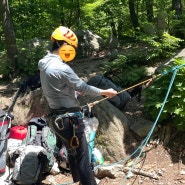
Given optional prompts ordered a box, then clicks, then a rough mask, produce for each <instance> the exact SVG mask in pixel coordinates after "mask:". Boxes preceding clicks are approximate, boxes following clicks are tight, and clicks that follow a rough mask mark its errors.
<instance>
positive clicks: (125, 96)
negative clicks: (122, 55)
mask: <svg viewBox="0 0 185 185" xmlns="http://www.w3.org/2000/svg"><path fill="white" fill-rule="evenodd" d="M87 84H88V85H92V86H95V87H98V88H101V89H110V88H112V89H114V90H116V91H118V92H119V91H121V90H123V89H122V88H121V87H120V86H118V85H116V84H115V83H114V82H113V81H112V80H111V79H110V78H107V77H106V76H104V75H97V76H94V77H92V78H90V79H89V81H88V82H87ZM130 100H131V96H130V94H129V93H128V92H127V91H124V92H122V93H120V94H118V95H117V96H114V97H112V98H109V99H108V101H109V102H110V103H112V104H113V105H114V106H115V107H117V108H119V109H124V107H125V105H126V104H127V103H128V102H129V101H130Z"/></svg>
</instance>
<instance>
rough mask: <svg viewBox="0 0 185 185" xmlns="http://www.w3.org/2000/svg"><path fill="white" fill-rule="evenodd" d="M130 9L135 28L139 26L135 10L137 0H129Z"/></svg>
mask: <svg viewBox="0 0 185 185" xmlns="http://www.w3.org/2000/svg"><path fill="white" fill-rule="evenodd" d="M129 11H130V18H131V22H132V25H133V27H134V29H135V30H137V28H138V27H139V22H138V16H137V14H136V11H135V0H129Z"/></svg>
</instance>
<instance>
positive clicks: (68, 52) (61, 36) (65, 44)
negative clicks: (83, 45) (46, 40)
mask: <svg viewBox="0 0 185 185" xmlns="http://www.w3.org/2000/svg"><path fill="white" fill-rule="evenodd" d="M51 40H52V41H53V48H52V50H53V51H54V50H56V49H59V51H58V54H59V56H60V57H61V58H62V60H64V61H65V62H69V61H71V60H73V59H74V58H75V56H76V51H75V48H77V47H78V39H77V37H76V35H75V33H74V32H73V31H72V30H70V29H69V28H66V27H64V26H59V27H58V28H56V29H55V30H54V31H53V33H52V35H51Z"/></svg>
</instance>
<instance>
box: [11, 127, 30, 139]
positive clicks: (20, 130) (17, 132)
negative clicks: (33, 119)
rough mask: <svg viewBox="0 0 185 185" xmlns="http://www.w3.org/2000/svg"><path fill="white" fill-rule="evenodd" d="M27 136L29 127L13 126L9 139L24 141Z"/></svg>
mask: <svg viewBox="0 0 185 185" xmlns="http://www.w3.org/2000/svg"><path fill="white" fill-rule="evenodd" d="M26 134H27V127H26V126H22V125H17V126H13V127H11V128H10V135H9V138H12V139H20V140H23V139H24V138H25V137H26Z"/></svg>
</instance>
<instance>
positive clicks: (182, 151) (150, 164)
mask: <svg viewBox="0 0 185 185" xmlns="http://www.w3.org/2000/svg"><path fill="white" fill-rule="evenodd" d="M99 64H100V62H99V61H89V62H87V61H86V62H81V63H79V62H76V63H72V64H71V66H72V68H73V69H74V70H75V72H76V73H77V74H78V75H79V76H80V77H81V78H82V79H84V80H85V81H86V80H87V79H88V78H89V77H90V76H92V75H96V74H98V73H101V70H100V69H99ZM142 110H143V101H142V100H141V102H138V101H137V98H133V99H132V101H131V102H130V103H128V105H127V106H126V108H125V110H124V111H123V113H124V114H125V115H126V116H127V118H128V120H129V122H130V124H132V123H134V121H136V119H137V118H139V117H141V118H143V117H144V116H145V115H144V114H143V111H142ZM161 129H162V128H161ZM143 140H144V138H140V137H139V136H137V135H136V134H134V133H133V132H132V131H130V132H129V133H128V134H127V136H126V138H125V144H126V147H127V149H129V150H130V153H132V152H133V151H135V149H136V148H137V146H139V145H140V143H141V142H142V141H143ZM184 140H185V134H184V133H177V134H176V135H175V137H173V138H171V140H170V141H169V143H168V144H167V145H164V144H163V142H159V140H157V139H156V140H153V139H152V138H151V139H150V140H149V142H148V144H147V145H146V147H145V148H144V151H143V153H142V155H141V157H140V158H139V159H138V160H137V163H136V164H135V165H134V168H133V169H132V173H131V174H129V176H128V178H127V179H125V177H126V173H124V172H122V173H120V175H119V176H118V177H116V178H115V179H111V178H108V177H105V178H103V179H97V181H98V184H99V185H178V184H185V165H184V164H185V157H184V156H185V144H184ZM135 157H137V155H135ZM134 159H135V158H133V159H132V160H130V161H129V164H130V165H132V164H133V163H134ZM120 164H121V163H120ZM42 183H43V185H47V184H53V185H57V184H58V185H64V184H75V185H77V184H78V183H73V181H72V177H71V174H70V172H66V171H61V172H60V173H59V174H58V175H48V176H46V178H45V179H44V180H43V181H42Z"/></svg>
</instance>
